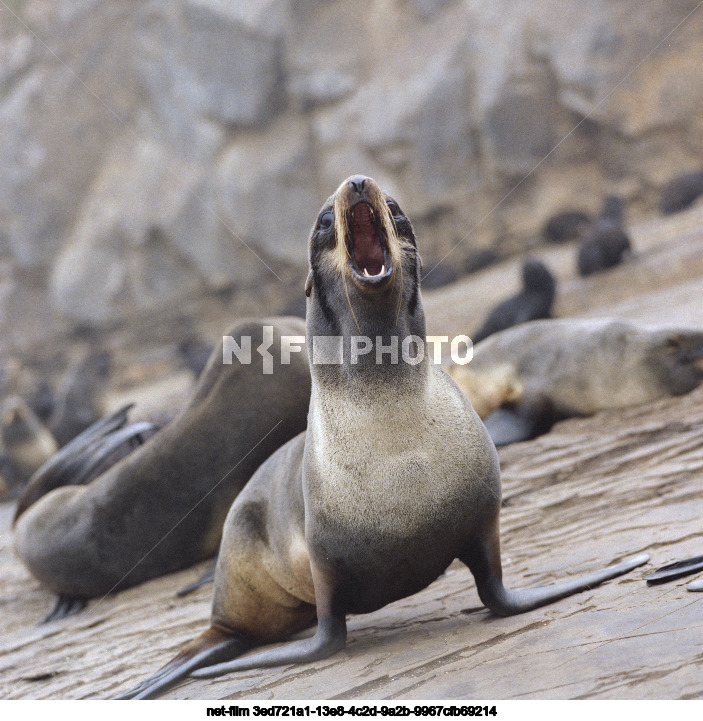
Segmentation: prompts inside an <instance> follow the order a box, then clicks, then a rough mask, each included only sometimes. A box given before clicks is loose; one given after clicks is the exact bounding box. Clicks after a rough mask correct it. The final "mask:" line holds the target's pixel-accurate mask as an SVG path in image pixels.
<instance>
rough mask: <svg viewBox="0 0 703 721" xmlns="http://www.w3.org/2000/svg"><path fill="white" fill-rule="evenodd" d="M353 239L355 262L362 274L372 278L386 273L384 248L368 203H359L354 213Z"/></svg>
mask: <svg viewBox="0 0 703 721" xmlns="http://www.w3.org/2000/svg"><path fill="white" fill-rule="evenodd" d="M352 237H353V239H354V260H355V261H356V266H357V268H359V270H360V271H361V272H362V274H363V275H365V276H369V277H370V276H374V275H381V274H382V273H384V272H385V270H386V268H385V265H384V263H383V248H382V247H381V241H380V240H379V238H378V235H377V234H376V228H375V226H374V223H373V213H372V212H371V207H370V206H369V205H367V204H366V203H359V205H357V206H356V207H355V208H354V210H353V211H352Z"/></svg>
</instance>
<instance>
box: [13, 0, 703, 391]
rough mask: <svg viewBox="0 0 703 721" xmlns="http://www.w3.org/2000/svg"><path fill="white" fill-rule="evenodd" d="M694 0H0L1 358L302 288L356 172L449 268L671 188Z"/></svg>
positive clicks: (135, 332)
mask: <svg viewBox="0 0 703 721" xmlns="http://www.w3.org/2000/svg"><path fill="white" fill-rule="evenodd" d="M696 5H697V1H696V0H666V2H662V0H490V1H489V0H485V1H484V0H465V1H464V2H462V1H461V0H358V1H356V2H348V1H347V2H345V1H342V0H338V1H336V2H335V1H328V0H240V1H234V0H233V1H230V2H228V1H227V0H154V1H152V2H139V3H135V2H133V0H102V1H101V2H97V1H96V0H3V3H2V5H0V356H1V357H2V358H7V357H9V356H12V355H14V356H18V357H20V358H22V359H23V361H24V362H25V364H27V365H29V366H30V367H31V366H32V364H34V366H35V367H36V368H37V369H40V368H41V369H52V371H53V370H55V371H56V372H57V373H58V372H59V371H61V372H64V371H65V368H66V365H67V363H68V360H67V358H68V355H67V354H66V353H65V352H64V351H63V348H65V347H67V346H69V345H71V343H73V342H74V340H75V341H76V342H81V343H84V342H85V338H86V337H90V338H93V339H94V338H96V335H97V336H99V338H100V341H101V342H105V341H104V339H105V337H107V338H108V339H110V343H109V345H117V346H118V347H119V348H122V347H124V348H128V347H130V346H134V345H136V346H138V347H140V348H144V347H145V344H146V345H148V344H149V343H152V344H153V346H154V348H158V347H159V344H164V343H173V347H174V348H177V344H178V343H179V342H180V341H181V340H182V339H183V337H186V336H188V335H189V334H192V333H193V332H200V333H202V334H204V335H205V336H206V337H207V338H208V339H210V340H212V341H213V342H214V340H215V338H216V337H217V335H221V334H222V333H223V332H224V331H225V330H226V328H227V326H228V324H229V323H230V322H232V321H233V320H234V319H236V318H237V317H241V316H242V315H245V314H250V313H256V314H260V313H268V314H272V313H275V312H281V311H284V310H286V309H289V308H295V307H296V306H300V298H301V297H302V284H303V281H304V277H305V269H306V263H307V259H306V239H307V236H308V232H309V229H310V226H311V224H312V222H313V220H314V218H315V215H316V212H317V210H318V209H319V207H320V205H321V203H322V201H323V200H324V199H325V198H326V197H327V196H328V195H329V194H330V193H331V192H332V191H333V190H334V188H335V187H336V186H337V185H338V184H339V182H340V181H341V180H342V179H343V178H345V177H346V176H348V175H350V174H352V173H358V172H362V173H365V174H369V175H372V176H373V177H375V178H377V179H378V180H379V181H380V183H381V185H382V187H384V188H387V189H388V190H389V191H390V192H391V193H393V194H395V195H396V196H397V198H398V199H399V201H400V202H401V204H402V206H403V208H404V209H405V210H406V212H407V213H408V215H409V216H410V217H411V219H412V220H413V222H414V225H415V226H416V230H417V231H418V233H419V237H420V239H421V248H422V254H423V258H424V261H425V267H426V269H427V268H428V267H431V266H432V265H433V264H434V263H435V262H437V261H439V260H440V259H443V258H444V261H443V266H442V267H443V268H444V269H445V274H447V276H448V277H450V278H455V277H457V276H458V275H460V274H461V273H462V272H464V271H465V269H466V268H467V264H468V266H471V264H472V263H473V259H474V258H475V257H477V256H476V253H477V252H480V251H486V250H492V251H496V252H497V253H498V254H499V255H501V256H506V255H510V254H513V253H519V252H521V251H523V250H525V249H526V248H528V247H531V246H533V245H534V244H535V243H536V242H537V241H538V239H539V235H540V229H541V228H542V226H543V225H544V223H545V221H546V219H547V218H548V217H549V216H550V215H552V214H553V213H555V212H557V211H559V210H561V209H563V208H564V207H568V206H574V205H576V206H578V208H580V209H582V210H584V211H586V212H588V213H591V214H594V215H595V214H596V213H597V212H598V209H599V208H600V205H601V202H602V198H603V196H604V195H605V194H607V193H616V194H618V195H619V196H620V197H622V198H623V199H624V201H625V202H626V203H627V207H628V220H629V221H636V220H637V219H638V218H639V217H642V216H643V215H646V214H651V213H653V212H655V211H656V212H658V207H659V200H660V194H661V189H662V187H663V186H664V185H665V183H666V182H667V181H668V180H669V179H670V178H671V176H672V175H674V174H676V173H677V172H681V171H684V170H688V169H693V170H695V169H697V168H699V167H700V166H701V164H703V93H702V92H701V58H702V57H703V13H693V14H692V15H691V17H690V18H688V19H687V20H686V21H685V22H684V23H683V25H681V27H680V28H679V29H678V30H677V31H676V32H675V33H674V34H672V36H671V37H670V38H669V39H668V40H666V39H665V38H666V36H667V34H668V33H670V32H671V31H672V30H674V29H675V28H676V27H677V25H679V24H680V23H681V22H682V21H683V20H684V19H685V18H686V17H687V15H688V14H689V13H691V11H693V10H694V8H695V7H696ZM662 40H664V41H663V42H662ZM562 139H563V140H562ZM560 141H561V142H560ZM449 251H451V253H450V254H449V255H448V256H447V257H446V258H445V255H446V254H447V253H449ZM115 339H117V340H115ZM173 355H174V357H175V354H173ZM168 357H169V358H170V357H171V355H169V356H168ZM147 360H148V361H149V362H151V363H152V364H153V365H154V367H158V368H161V369H163V367H164V363H165V362H166V360H165V356H164V355H163V354H160V353H159V351H153V352H152V353H151V356H149V357H148V358H147ZM114 367H115V368H116V369H119V368H120V356H119V352H118V354H117V357H116V358H115V366H114ZM10 390H16V389H10ZM20 390H22V389H20ZM25 395H26V392H25Z"/></svg>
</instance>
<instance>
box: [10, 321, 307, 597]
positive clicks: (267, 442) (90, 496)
mask: <svg viewBox="0 0 703 721" xmlns="http://www.w3.org/2000/svg"><path fill="white" fill-rule="evenodd" d="M267 328H268V329H269V330H268V331H267ZM269 333H270V334H271V335H269ZM303 333H304V323H303V322H302V321H301V320H299V319H294V318H282V319H273V320H263V321H258V320H251V321H242V322H240V323H238V324H237V325H235V327H234V328H233V329H232V330H231V331H230V333H229V335H230V336H232V338H233V339H234V341H235V343H237V344H238V345H239V346H241V347H242V349H244V346H243V345H242V344H243V343H245V342H246V341H245V340H243V339H245V338H251V341H250V343H251V363H249V364H245V363H240V362H239V361H238V360H237V359H236V358H232V360H233V361H234V362H232V363H231V364H224V363H223V343H222V342H221V343H220V344H219V346H218V347H217V348H216V349H215V351H213V354H212V356H211V358H210V361H209V363H208V365H207V367H206V368H205V370H204V372H203V374H202V376H201V378H200V381H199V382H198V384H197V385H196V387H195V390H194V391H193V395H192V396H191V398H190V400H189V402H188V404H187V405H186V407H185V409H184V410H183V411H182V412H181V413H180V414H179V415H178V416H177V417H176V418H175V419H174V420H173V421H172V422H171V423H169V424H168V425H167V426H166V427H165V428H164V429H163V430H161V431H160V432H159V433H157V434H156V435H154V436H153V437H152V438H150V439H149V440H148V441H147V442H146V443H144V445H142V446H141V447H139V448H138V449H136V450H135V451H133V452H132V453H131V454H129V455H128V456H127V457H126V458H124V459H122V460H121V461H119V462H118V463H117V464H116V465H114V466H112V467H111V468H110V469H109V470H107V471H106V472H105V473H102V474H101V475H100V476H99V477H97V478H95V479H94V480H92V482H90V483H89V484H88V485H85V486H77V485H65V486H63V487H60V488H55V489H54V490H50V489H51V488H52V480H51V478H47V477H46V476H44V477H42V478H41V479H40V480H39V481H38V482H39V483H40V485H41V489H42V491H48V492H46V493H45V495H43V496H42V495H41V493H39V494H38V495H39V496H41V497H40V498H39V499H38V500H36V496H37V493H36V488H34V487H32V484H31V483H30V485H29V486H28V489H27V493H30V494H33V497H32V500H33V503H30V504H23V508H24V507H26V506H27V505H28V507H26V510H24V512H21V513H20V515H19V516H18V518H17V519H16V525H15V549H16V551H17V553H18V555H19V557H20V558H21V559H22V561H23V562H24V564H25V565H26V566H27V568H28V569H29V570H30V572H31V573H32V574H33V575H34V576H35V577H36V578H37V579H39V580H40V581H41V582H42V583H43V584H45V585H46V586H47V587H48V588H50V589H51V590H53V591H54V592H56V593H57V594H60V595H62V596H66V597H79V598H92V597H95V596H101V595H104V594H106V593H110V592H111V591H115V590H119V589H122V588H126V587H128V586H132V585H134V584H137V583H141V582H142V581H145V580H146V579H149V578H153V577H154V576H159V575H162V574H165V573H169V572H172V571H176V570H179V569H181V568H185V567H187V566H189V565H191V564H193V563H195V562H197V561H200V560H202V559H204V558H207V557H209V556H212V555H213V554H214V553H215V551H216V550H217V547H218V544H219V541H220V536H221V533H222V525H223V523H224V519H225V516H226V514H227V511H228V510H229V507H230V505H231V503H232V501H233V499H234V498H235V496H236V495H237V494H238V493H239V491H240V490H241V489H242V487H243V486H244V484H245V483H246V482H247V481H248V480H249V478H250V477H251V475H252V474H253V473H254V471H255V470H256V469H257V467H258V466H259V465H260V464H261V463H262V462H263V461H264V460H265V459H266V458H267V457H268V456H269V455H271V453H273V451H275V450H276V449H277V448H279V447H280V446H281V445H282V444H283V443H285V442H286V441H287V440H288V439H290V438H291V437H293V436H294V435H295V434H296V433H299V432H300V431H301V430H303V429H304V428H305V421H306V416H307V408H308V401H309V395H310V373H309V371H308V363H307V358H306V357H305V353H304V352H297V353H296V352H291V353H290V354H289V355H290V362H289V363H286V362H285V361H286V359H285V357H283V356H282V352H281V343H282V336H301V335H302V334H303ZM260 346H261V347H262V348H265V347H266V346H270V350H267V351H266V353H268V354H269V355H270V356H271V358H270V362H271V369H272V371H273V373H271V374H268V373H264V371H265V370H266V362H265V361H264V359H263V358H262V357H259V355H257V353H256V349H257V348H258V347H260ZM99 457H100V454H98V458H99ZM91 462H92V461H91V459H87V460H86V463H91ZM60 465H61V467H62V468H64V467H65V464H60ZM77 472H78V471H76V472H75V473H77ZM75 473H74V475H75ZM90 477H91V476H87V479H88V480H89V479H90ZM62 482H65V481H62Z"/></svg>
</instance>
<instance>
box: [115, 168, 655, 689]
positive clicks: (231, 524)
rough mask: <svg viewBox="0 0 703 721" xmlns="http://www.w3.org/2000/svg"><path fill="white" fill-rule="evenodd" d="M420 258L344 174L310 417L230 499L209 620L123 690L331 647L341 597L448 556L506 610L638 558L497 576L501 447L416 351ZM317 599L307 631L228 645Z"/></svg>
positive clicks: (322, 277)
mask: <svg viewBox="0 0 703 721" xmlns="http://www.w3.org/2000/svg"><path fill="white" fill-rule="evenodd" d="M419 265H420V263H419V256H418V252H417V247H416V242H415V236H414V234H413V230H412V228H411V226H410V223H409V221H408V219H407V218H406V217H405V215H404V214H403V212H402V211H401V210H400V208H399V207H398V204H397V203H396V202H395V201H394V200H393V199H392V198H389V197H388V196H387V195H384V193H383V192H382V191H381V190H380V188H379V187H378V185H377V184H376V183H375V182H374V181H373V180H372V179H370V178H365V177H363V176H353V177H351V178H349V179H348V180H346V181H344V182H343V183H342V185H340V187H339V188H338V189H337V191H336V192H335V194H334V195H333V196H332V197H330V198H329V199H328V201H327V202H326V203H325V204H324V206H323V207H322V210H321V211H320V214H319V215H318V218H317V221H316V223H315V225H314V228H313V231H312V235H311V239H310V266H311V270H310V275H309V280H308V284H307V287H308V292H309V300H308V307H307V316H306V317H307V346H308V353H309V355H310V356H311V358H312V361H313V362H312V364H311V372H312V378H313V381H312V394H311V400H310V412H309V415H308V429H307V432H306V433H305V434H301V435H299V436H297V437H296V438H294V439H293V440H292V441H290V442H289V443H287V444H286V445H285V446H283V448H281V449H280V450H279V451H277V452H276V453H275V454H274V455H273V456H272V457H271V458H270V459H268V461H266V463H264V464H263V466H261V468H260V469H259V470H258V471H257V473H256V474H255V475H254V477H253V478H252V480H251V481H250V483H249V484H248V485H247V486H246V487H245V488H244V490H243V491H242V493H241V494H240V495H239V497H238V498H237V500H236V501H235V503H234V504H233V505H232V508H231V510H230V512H229V514H228V517H227V521H226V524H225V531H224V534H223V541H222V548H221V551H220V558H219V561H218V567H217V574H216V582H215V595H214V600H213V607H212V618H211V625H210V628H209V629H208V630H207V631H205V633H203V634H202V635H201V636H200V637H199V638H197V639H196V640H195V641H193V642H192V643H191V644H190V645H188V646H187V647H186V648H185V649H184V650H183V651H181V653H180V654H178V656H176V658H175V659H174V660H173V661H171V662H170V663H169V664H167V665H166V666H165V667H164V668H163V669H162V670H161V671H159V672H157V673H156V674H155V675H154V676H153V677H151V678H150V679H148V680H147V681H145V682H143V683H142V684H140V685H139V686H137V687H136V688H134V689H132V690H131V691H129V692H127V693H126V694H124V696H123V698H149V697H153V696H155V695H158V694H160V693H163V692H164V691H165V690H166V689H168V688H169V687H170V686H172V685H173V684H175V683H177V682H178V681H179V680H180V679H182V678H184V677H185V676H187V675H188V674H190V673H192V675H197V676H199V677H200V676H211V675H213V676H214V675H219V674H221V673H225V672H227V671H232V670H239V669H245V668H252V667H263V666H274V665H279V664H285V663H293V662H307V661H314V660H317V659H321V658H325V657H327V656H329V655H331V654H333V653H334V652H335V651H337V650H339V649H341V648H342V647H343V646H344V644H345V641H346V614H348V613H368V612H370V611H374V610H376V609H379V608H381V607H383V606H385V605H386V604H388V603H391V602H392V601H395V600H397V599H400V598H404V597H406V596H408V595H410V594H414V593H416V592H418V591H420V590H421V589H423V588H425V587H426V586H427V585H428V584H430V583H431V582H432V581H434V580H435V579H436V578H437V577H438V576H439V575H441V574H442V573H443V572H444V570H445V569H446V568H447V566H448V565H449V564H450V563H451V562H452V560H453V559H455V558H459V559H461V560H462V561H464V562H465V563H466V564H467V565H468V566H469V568H470V569H471V571H472V573H473V574H474V577H475V579H476V584H477V587H478V592H479V595H480V597H481V599H482V601H483V602H484V603H485V604H486V605H487V606H488V607H489V608H490V609H491V610H493V611H495V612H496V613H499V614H506V615H507V614H514V613H521V612H523V611H527V610H529V609H533V608H536V607H537V606H541V605H543V604H546V603H550V602H551V601H556V600H557V599H559V598H563V597H564V596H566V595H569V594H572V593H576V592H578V591H580V590H584V589H586V588H589V587H591V586H592V585H593V584H597V583H600V582H602V581H604V580H606V579H608V578H612V577H614V576H617V575H619V574H621V573H624V572H626V571H628V570H630V569H632V568H634V567H636V566H637V565H639V564H642V563H644V562H645V561H646V559H647V557H646V556H638V557H636V558H635V559H633V560H631V561H628V562H625V563H622V564H620V565H618V566H614V567H612V568H609V569H605V570H603V571H601V572H598V573H594V574H592V575H590V576H586V577H583V578H580V579H576V580H571V581H568V582H566V583H562V584H558V585H555V586H551V587H541V588H535V589H523V590H518V591H510V590H507V589H506V588H505V587H504V586H503V583H502V581H501V563H500V544H499V532H498V513H499V510H500V477H499V472H498V459H497V455H496V452H495V448H494V447H493V444H492V443H491V442H490V439H489V438H488V436H487V434H486V431H485V429H484V427H483V424H482V423H481V422H480V421H479V419H478V417H477V416H476V414H475V412H474V410H473V409H472V408H471V406H470V405H469V403H468V402H467V400H466V398H465V397H464V396H463V394H462V393H461V391H460V390H459V389H458V388H457V386H456V384H455V383H454V382H453V381H452V380H451V378H450V377H449V376H448V375H447V374H446V373H445V372H444V371H443V370H442V369H441V368H440V367H439V366H434V365H432V364H431V363H430V361H429V358H428V356H427V354H422V353H420V347H421V343H422V339H423V338H424V335H425V319H424V312H423V309H422V300H421V297H420V292H419V278H418V270H419ZM360 338H361V340H360ZM339 339H341V340H339ZM337 340H339V344H337V345H335V342H336V341H337ZM330 346H331V347H332V350H330ZM335 348H337V351H338V352H335V350H334V349H335ZM394 348H395V349H396V351H397V352H395V351H394V350H393V349H394ZM401 350H402V356H401V355H399V354H400V353H401ZM323 360H324V362H322V361H323ZM394 361H397V362H394ZM315 617H317V630H316V632H315V635H314V636H313V637H312V638H310V639H306V640H303V641H295V642H292V643H290V644H286V645H283V646H279V647H277V648H274V649H271V650H266V651H263V652H259V653H256V654H254V655H252V656H248V657H246V658H242V659H237V660H235V661H231V662H229V663H222V662H225V661H226V660H227V659H232V658H235V657H237V656H239V655H240V654H241V653H242V652H243V651H245V650H247V649H249V648H251V647H252V646H256V645H260V644H263V643H267V642H271V641H276V640H280V639H285V638H287V637H289V636H290V635H291V634H293V633H295V632H296V631H299V630H300V629H302V628H305V627H306V626H309V625H310V624H311V623H313V621H314V619H315ZM212 664H218V665H215V666H214V667H212V666H211V665H212ZM208 666H211V667H210V668H201V667H208ZM198 668H201V671H196V669H198Z"/></svg>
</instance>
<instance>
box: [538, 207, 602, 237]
mask: <svg viewBox="0 0 703 721" xmlns="http://www.w3.org/2000/svg"><path fill="white" fill-rule="evenodd" d="M591 222H592V220H591V217H590V216H589V215H588V213H585V212H584V211H582V210H563V211H561V212H559V213H555V214H554V215H552V216H550V217H549V218H548V219H547V221H546V222H545V224H544V225H543V226H542V237H543V238H544V239H545V240H546V241H547V242H549V243H563V242H565V241H567V240H573V239H574V238H578V237H579V236H580V235H581V233H583V232H584V231H585V230H586V228H588V226H589V225H590V224H591Z"/></svg>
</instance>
